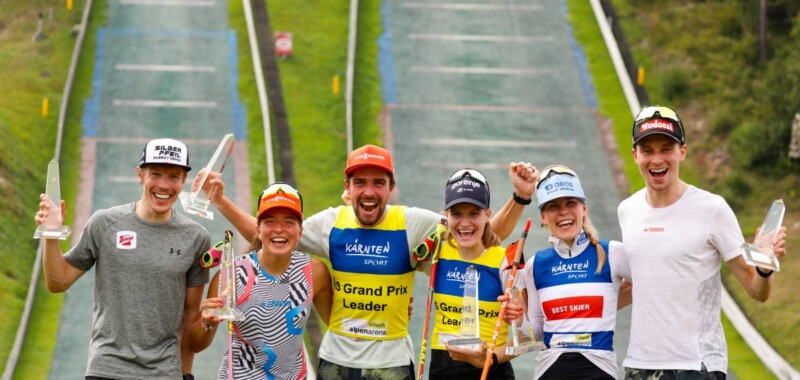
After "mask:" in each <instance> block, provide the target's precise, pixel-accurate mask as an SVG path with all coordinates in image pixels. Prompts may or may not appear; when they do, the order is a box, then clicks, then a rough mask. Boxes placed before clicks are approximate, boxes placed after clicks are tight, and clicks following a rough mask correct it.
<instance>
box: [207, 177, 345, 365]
mask: <svg viewBox="0 0 800 380" xmlns="http://www.w3.org/2000/svg"><path fill="white" fill-rule="evenodd" d="M256 219H257V235H256V238H255V239H254V241H253V244H252V246H251V248H250V253H248V254H246V255H242V256H240V257H238V258H237V260H236V281H237V286H236V293H237V295H236V296H237V297H236V301H237V302H236V303H237V305H236V308H237V309H238V310H239V311H241V313H242V318H241V320H238V321H236V322H235V329H234V330H235V334H234V335H233V340H232V349H231V352H232V355H233V357H232V359H233V360H230V358H229V357H228V355H229V354H228V353H227V352H226V353H225V355H224V356H223V358H222V364H221V365H220V369H219V373H218V375H217V378H218V379H228V378H229V375H233V377H234V378H237V379H239V378H248V379H255V378H259V379H267V378H292V379H302V378H305V376H306V373H307V368H306V358H305V356H304V353H303V330H304V329H305V325H306V320H307V319H308V316H309V315H310V312H311V310H310V309H311V303H312V300H313V303H314V306H315V308H316V310H317V312H318V313H319V315H320V316H321V317H322V319H323V321H324V322H325V323H326V324H327V323H328V319H329V317H330V308H331V302H332V301H331V300H332V289H331V279H330V273H329V272H328V270H327V268H326V267H325V265H324V264H323V263H322V262H321V261H319V260H316V259H311V258H310V257H309V256H308V255H306V254H304V253H301V252H298V251H295V248H296V247H297V243H298V241H299V240H300V237H301V235H302V233H303V228H302V223H303V198H302V197H301V196H300V193H299V192H298V191H297V190H296V189H294V188H293V187H292V186H290V185H288V184H285V183H275V184H272V185H270V186H268V187H267V188H266V189H264V191H263V192H262V194H261V196H260V197H259V199H258V213H257V214H256ZM219 281H220V273H219V272H218V273H217V274H216V275H215V276H214V278H213V279H212V281H211V285H210V286H209V290H208V298H206V299H205V300H204V301H203V302H202V304H201V306H200V310H201V318H200V319H199V320H198V321H197V322H196V323H195V325H194V327H193V330H192V349H193V350H194V351H195V352H199V351H201V350H203V349H205V348H206V347H208V345H209V344H211V341H212V340H213V338H214V334H215V332H216V329H217V325H218V324H219V322H220V321H221V320H220V318H219V317H217V316H216V315H214V313H213V311H212V310H213V309H219V308H221V307H223V303H224V301H223V299H222V297H224V295H220V294H218V289H217V288H218V284H219ZM229 363H232V367H233V368H229Z"/></svg>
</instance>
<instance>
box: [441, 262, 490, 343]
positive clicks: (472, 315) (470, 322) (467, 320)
mask: <svg viewBox="0 0 800 380" xmlns="http://www.w3.org/2000/svg"><path fill="white" fill-rule="evenodd" d="M479 312H480V310H479V309H478V270H477V269H476V268H475V266H474V265H470V266H469V267H467V273H466V275H465V276H464V297H463V302H462V307H461V332H460V334H459V337H458V338H455V339H451V340H450V341H449V342H447V345H448V346H459V347H460V348H465V349H470V350H480V349H481V343H482V341H481V338H480V336H481V330H480V323H479V319H478V318H479Z"/></svg>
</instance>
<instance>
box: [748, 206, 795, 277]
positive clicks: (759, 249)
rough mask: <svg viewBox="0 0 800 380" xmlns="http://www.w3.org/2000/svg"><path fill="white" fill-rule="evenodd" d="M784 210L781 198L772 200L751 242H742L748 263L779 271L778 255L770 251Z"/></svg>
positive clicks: (781, 223)
mask: <svg viewBox="0 0 800 380" xmlns="http://www.w3.org/2000/svg"><path fill="white" fill-rule="evenodd" d="M785 212H786V207H785V206H784V204H783V199H778V200H777V201H775V202H772V206H770V208H769V212H767V217H766V218H765V219H764V223H762V224H761V228H760V229H759V231H758V235H756V238H755V240H754V241H753V243H752V244H749V243H744V244H742V250H743V251H744V260H745V261H746V262H747V263H748V264H750V265H753V266H757V267H759V268H764V269H770V270H774V271H776V272H780V270H781V263H780V262H779V261H778V257H777V256H775V252H773V251H772V240H773V239H775V235H777V234H778V230H780V228H781V225H783V214H784V213H785Z"/></svg>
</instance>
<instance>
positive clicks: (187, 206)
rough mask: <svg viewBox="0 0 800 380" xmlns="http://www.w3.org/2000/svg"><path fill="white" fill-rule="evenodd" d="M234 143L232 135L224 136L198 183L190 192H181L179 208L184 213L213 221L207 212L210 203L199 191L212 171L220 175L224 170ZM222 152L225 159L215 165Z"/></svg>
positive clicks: (212, 217) (211, 215) (212, 214)
mask: <svg viewBox="0 0 800 380" xmlns="http://www.w3.org/2000/svg"><path fill="white" fill-rule="evenodd" d="M235 142H236V140H235V139H234V138H233V134H232V133H228V134H227V135H225V137H223V138H222V141H221V142H220V143H219V146H218V147H217V150H216V151H215V152H214V155H213V156H211V160H209V161H208V165H206V166H205V168H204V170H205V171H204V173H203V177H202V178H201V179H200V182H198V183H196V185H194V184H193V185H192V191H191V192H186V191H181V194H180V195H179V197H178V198H179V199H180V201H181V207H183V211H184V212H186V213H188V214H193V215H197V216H200V217H203V218H206V219H211V220H214V213H213V212H211V211H209V210H208V206H210V205H211V201H209V200H208V194H206V196H201V195H200V191H201V190H202V189H203V185H205V183H206V180H208V175H209V173H211V172H212V171H214V172H217V173H220V174H222V170H223V169H225V163H226V162H228V157H230V155H231V152H232V151H233V144H234V143H235ZM223 151H225V152H227V153H225V158H224V159H223V160H222V163H221V164H219V165H217V161H218V159H219V155H220V154H222V152H223Z"/></svg>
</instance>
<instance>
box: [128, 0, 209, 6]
mask: <svg viewBox="0 0 800 380" xmlns="http://www.w3.org/2000/svg"><path fill="white" fill-rule="evenodd" d="M119 3H120V4H122V5H164V6H178V7H213V6H215V5H217V4H216V3H217V2H216V1H214V0H120V2H119Z"/></svg>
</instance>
